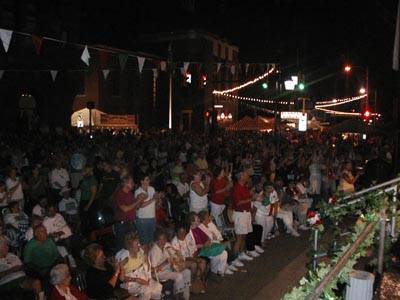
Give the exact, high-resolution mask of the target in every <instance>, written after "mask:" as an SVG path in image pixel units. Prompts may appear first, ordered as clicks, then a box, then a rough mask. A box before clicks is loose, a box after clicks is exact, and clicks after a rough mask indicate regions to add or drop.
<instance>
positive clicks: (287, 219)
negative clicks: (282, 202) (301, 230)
mask: <svg viewBox="0 0 400 300" xmlns="http://www.w3.org/2000/svg"><path fill="white" fill-rule="evenodd" d="M276 217H277V218H279V219H282V221H283V223H284V224H285V226H286V229H287V231H288V232H292V231H293V213H292V212H291V211H287V210H283V209H281V208H279V210H278V214H277V215H276Z"/></svg>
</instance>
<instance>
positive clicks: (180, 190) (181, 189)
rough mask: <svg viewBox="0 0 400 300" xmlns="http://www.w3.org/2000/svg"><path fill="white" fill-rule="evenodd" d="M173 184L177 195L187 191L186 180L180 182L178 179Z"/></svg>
mask: <svg viewBox="0 0 400 300" xmlns="http://www.w3.org/2000/svg"><path fill="white" fill-rule="evenodd" d="M174 184H175V186H176V188H177V190H178V193H179V195H181V196H183V195H185V194H186V193H187V192H189V184H188V183H187V182H185V183H182V182H180V181H178V182H174Z"/></svg>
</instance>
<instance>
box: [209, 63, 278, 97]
mask: <svg viewBox="0 0 400 300" xmlns="http://www.w3.org/2000/svg"><path fill="white" fill-rule="evenodd" d="M275 70H276V69H275V67H274V66H273V67H272V68H271V69H269V70H268V71H267V72H266V73H264V74H262V75H260V76H258V77H256V78H254V79H253V80H250V81H248V82H246V83H243V84H241V85H239V86H237V87H234V88H232V89H229V90H224V91H217V90H214V91H213V94H219V95H223V94H227V93H232V92H234V91H237V90H240V89H242V88H245V87H246V86H249V85H252V84H255V83H256V82H258V81H260V80H262V79H264V78H266V77H267V76H269V75H270V74H271V73H272V72H274V71H275Z"/></svg>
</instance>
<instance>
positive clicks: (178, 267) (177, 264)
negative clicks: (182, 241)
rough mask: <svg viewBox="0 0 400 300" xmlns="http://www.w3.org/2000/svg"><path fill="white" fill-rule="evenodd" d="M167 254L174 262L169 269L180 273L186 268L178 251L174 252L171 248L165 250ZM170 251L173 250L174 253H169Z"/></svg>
mask: <svg viewBox="0 0 400 300" xmlns="http://www.w3.org/2000/svg"><path fill="white" fill-rule="evenodd" d="M167 250H168V252H169V254H170V255H171V256H172V257H173V260H174V262H173V263H172V264H171V268H172V270H173V271H175V272H182V271H183V270H184V269H186V268H187V265H186V262H185V259H184V258H183V256H182V254H181V253H180V252H179V251H176V250H175V249H173V248H172V247H168V248H167ZM170 250H173V251H174V252H175V253H171V251H170Z"/></svg>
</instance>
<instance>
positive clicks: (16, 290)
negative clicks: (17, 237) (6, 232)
mask: <svg viewBox="0 0 400 300" xmlns="http://www.w3.org/2000/svg"><path fill="white" fill-rule="evenodd" d="M30 290H32V291H33V292H34V294H35V296H36V299H38V300H43V299H44V292H43V291H42V286H41V283H40V280H38V279H32V278H30V277H28V276H27V275H26V273H25V270H24V265H23V263H22V261H21V260H20V259H19V257H18V256H16V255H15V254H14V253H10V252H8V240H7V238H6V237H5V236H0V296H1V295H5V294H13V296H14V298H13V299H21V300H22V299H24V295H23V293H24V291H30Z"/></svg>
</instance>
